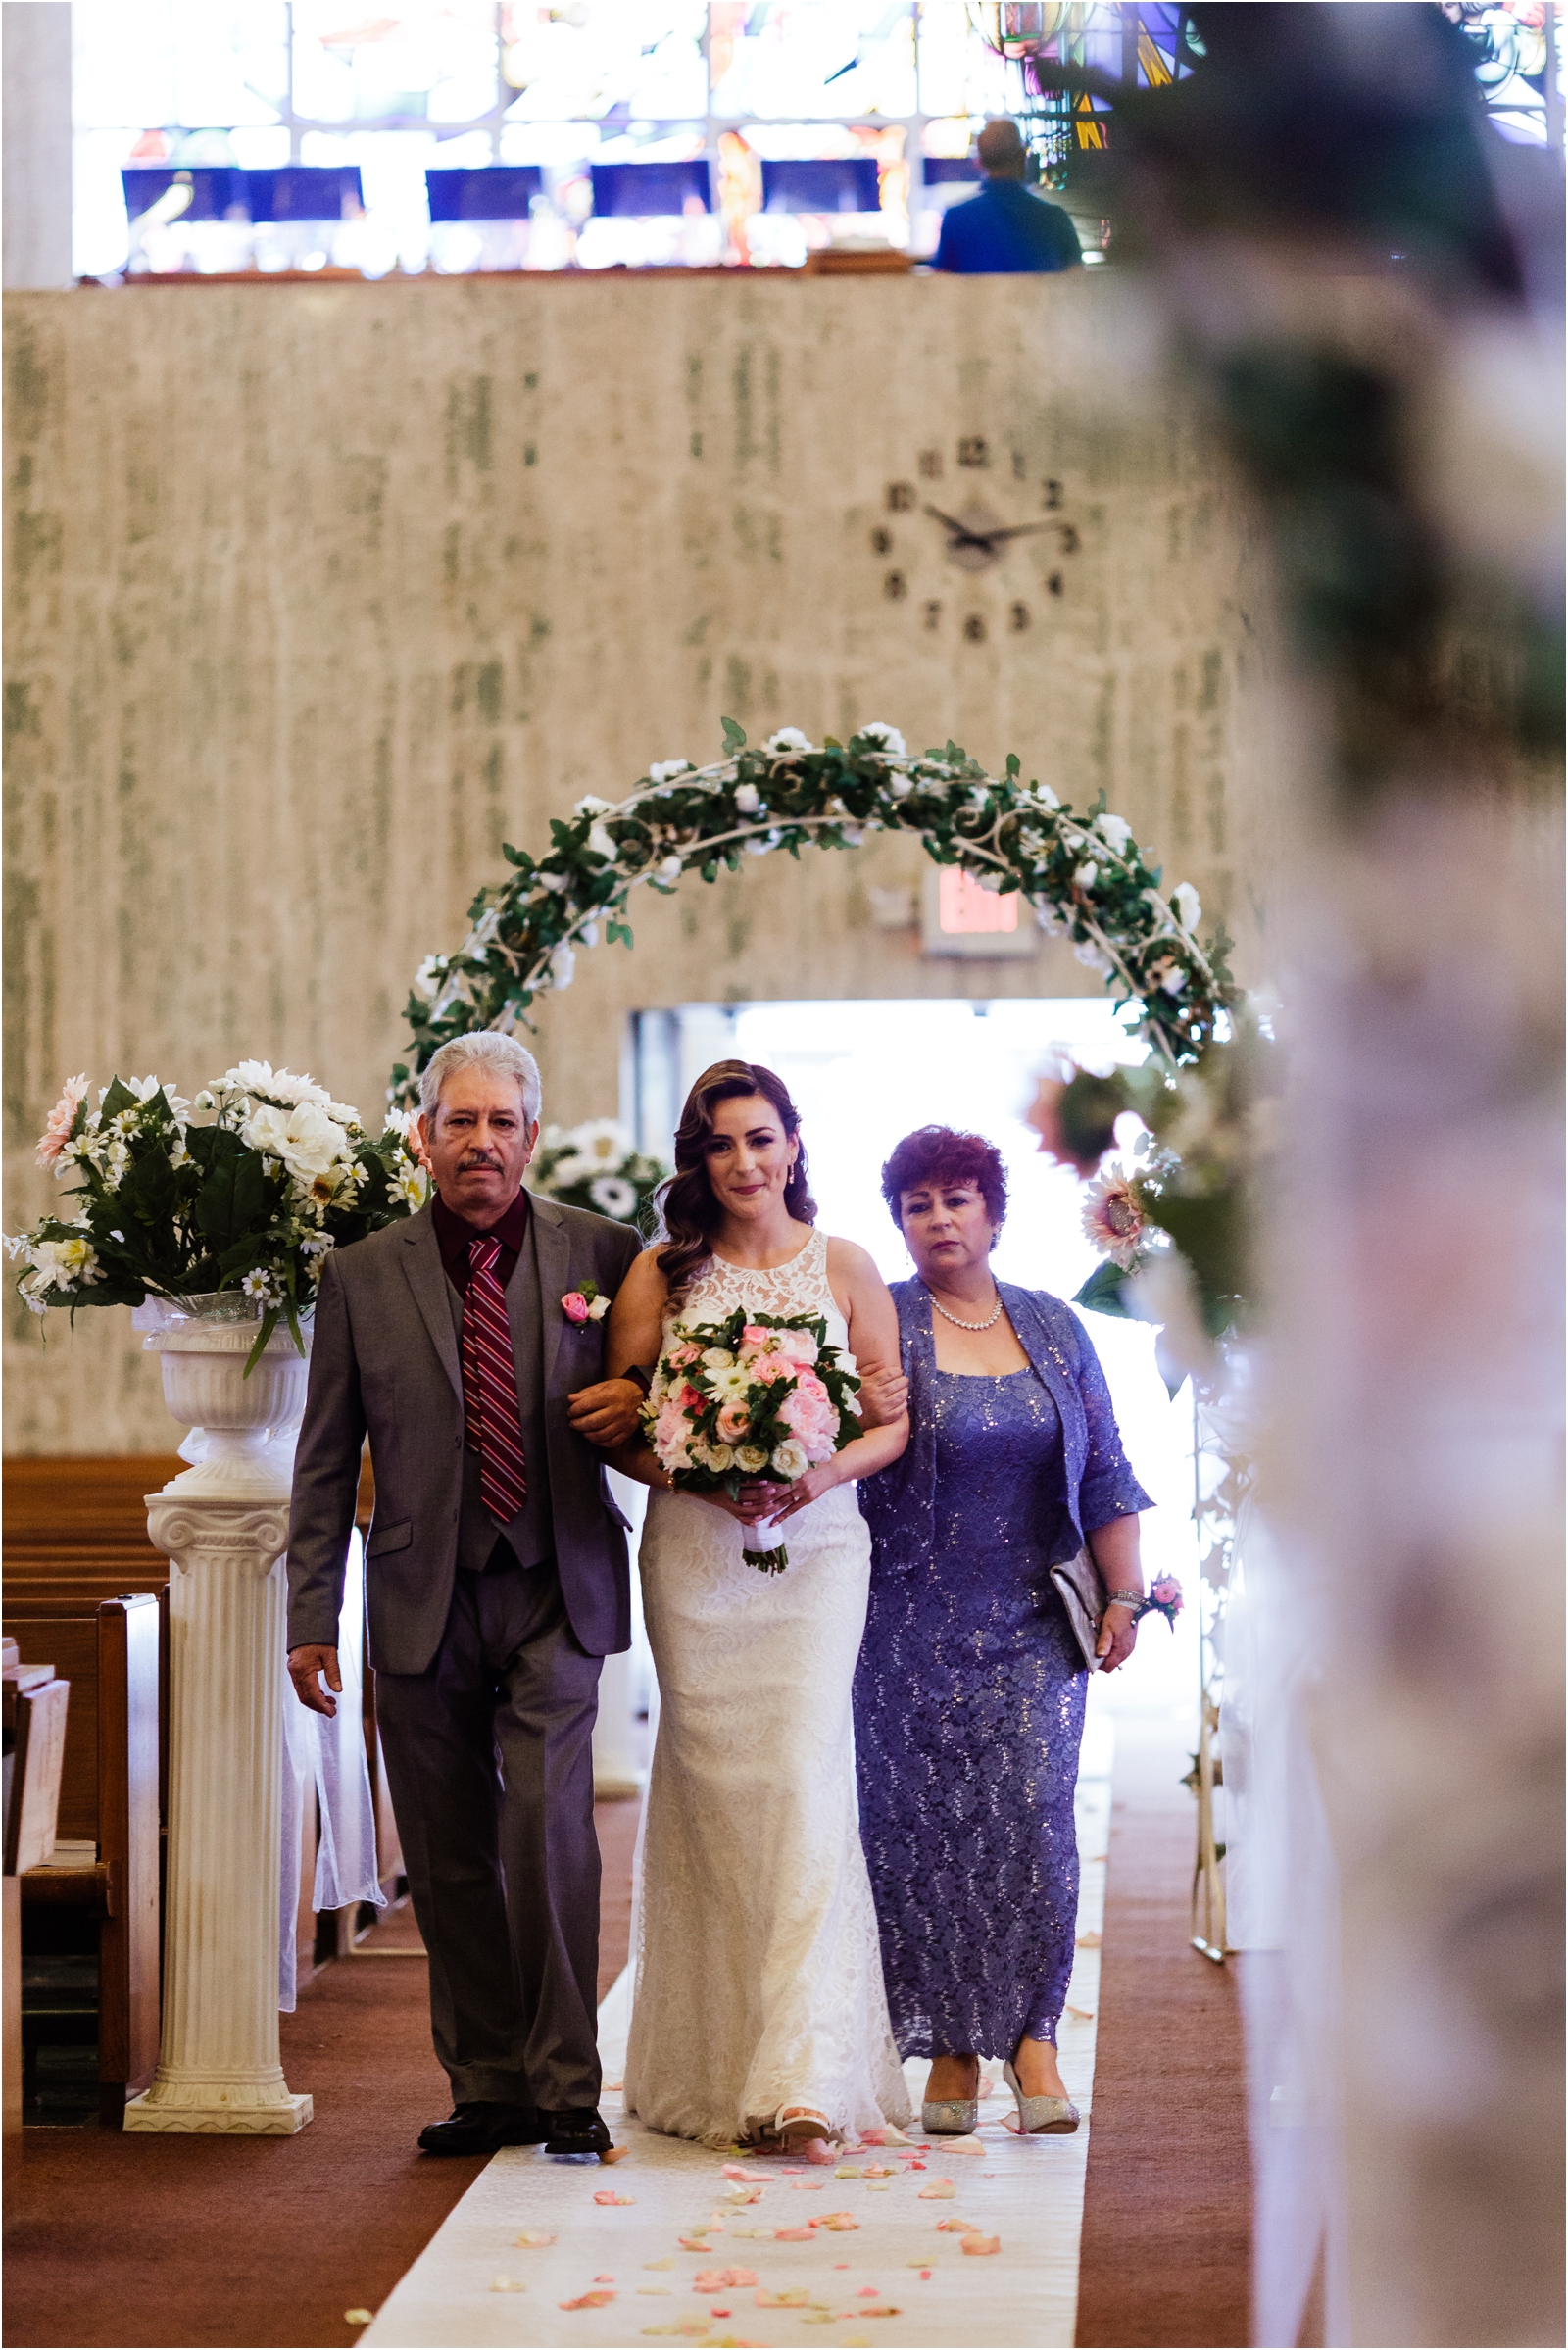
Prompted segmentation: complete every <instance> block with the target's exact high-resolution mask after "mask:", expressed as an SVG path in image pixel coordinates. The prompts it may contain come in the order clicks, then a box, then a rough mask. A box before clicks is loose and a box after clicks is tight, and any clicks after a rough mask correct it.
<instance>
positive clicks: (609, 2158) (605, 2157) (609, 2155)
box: [599, 2146, 631, 2162]
mask: <svg viewBox="0 0 1568 2350" xmlns="http://www.w3.org/2000/svg"><path fill="white" fill-rule="evenodd" d="M630 2152H631V2148H630V2147H629V2146H607V2147H606V2148H605V2150H604V2152H603V2154H601V2156H600V2157H599V2159H600V2161H601V2162H624V2161H625V2159H626V2157H627V2155H628V2154H629V2153H630Z"/></svg>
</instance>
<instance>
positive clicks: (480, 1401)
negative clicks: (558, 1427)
mask: <svg viewBox="0 0 1568 2350" xmlns="http://www.w3.org/2000/svg"><path fill="white" fill-rule="evenodd" d="M500 1254H501V1243H500V1242H499V1241H498V1240H497V1239H496V1238H495V1236H494V1234H493V1233H488V1232H487V1233H485V1234H483V1235H482V1236H481V1237H480V1238H479V1239H478V1240H476V1241H470V1242H469V1243H468V1287H467V1290H466V1293H465V1296H464V1300H463V1420H464V1429H465V1433H466V1442H467V1447H468V1450H469V1451H470V1452H477V1454H478V1455H479V1493H480V1497H481V1499H482V1500H483V1502H484V1505H485V1508H486V1509H487V1510H488V1511H489V1512H490V1515H491V1516H492V1517H493V1518H494V1519H495V1521H496V1524H497V1525H498V1526H510V1525H511V1524H512V1521H513V1519H514V1518H515V1516H516V1514H517V1512H518V1510H519V1509H521V1507H522V1504H523V1501H524V1500H525V1498H526V1497H527V1493H528V1471H527V1468H526V1466H525V1464H524V1461H523V1457H522V1421H521V1418H520V1415H519V1414H518V1411H517V1371H516V1365H515V1362H514V1360H513V1355H512V1324H511V1323H510V1322H509V1321H508V1319H507V1296H506V1292H505V1290H503V1288H502V1287H501V1283H500V1281H499V1280H498V1279H497V1276H496V1258H497V1257H498V1256H499V1255H500Z"/></svg>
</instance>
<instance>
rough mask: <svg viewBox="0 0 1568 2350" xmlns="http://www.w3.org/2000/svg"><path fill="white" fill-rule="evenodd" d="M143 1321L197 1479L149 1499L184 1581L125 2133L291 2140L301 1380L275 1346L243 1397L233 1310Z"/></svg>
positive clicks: (281, 1332) (175, 1618) (293, 1353)
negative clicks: (289, 1638) (282, 1907)
mask: <svg viewBox="0 0 1568 2350" xmlns="http://www.w3.org/2000/svg"><path fill="white" fill-rule="evenodd" d="M204 1308H205V1309H206V1310H204ZM136 1320H137V1323H138V1326H139V1327H141V1328H142V1329H143V1330H146V1331H148V1333H149V1335H148V1337H147V1339H146V1341H145V1343H146V1345H147V1346H149V1347H151V1348H154V1349H156V1351H157V1352H158V1353H159V1355H160V1356H161V1358H162V1368H163V1377H164V1397H165V1400H166V1402H167V1403H168V1405H169V1408H170V1411H171V1412H172V1415H173V1417H174V1418H175V1419H176V1420H179V1421H181V1422H184V1423H186V1424H187V1425H188V1426H189V1427H190V1429H191V1434H190V1436H189V1437H187V1439H186V1441H185V1444H183V1445H182V1446H181V1451H182V1453H183V1454H184V1456H185V1458H186V1459H188V1460H190V1461H191V1464H192V1465H191V1466H190V1467H189V1468H188V1469H186V1470H185V1471H184V1472H183V1473H182V1474H181V1475H180V1476H178V1477H175V1478H174V1479H173V1480H172V1482H171V1483H170V1484H169V1485H167V1486H166V1487H165V1488H164V1490H163V1492H162V1493H149V1494H148V1496H147V1524H148V1531H149V1533H150V1534H151V1536H152V1540H153V1542H154V1543H155V1545H156V1546H157V1548H158V1549H160V1550H162V1551H163V1552H164V1553H165V1554H166V1555H167V1557H168V1558H169V1561H170V1564H171V1567H172V1575H171V1577H170V1587H169V1612H170V1681H171V1689H170V1755H169V1811H170V1816H169V1878H168V1893H167V1908H166V1917H165V1936H164V2018H163V2035H162V2041H161V2045H160V2050H159V2061H158V2072H157V2077H156V2079H155V2080H154V2082H153V2085H152V2087H151V2088H150V2089H148V2090H147V2091H146V2092H145V2094H144V2095H142V2096H140V2097H136V2098H133V2099H131V2101H130V2102H129V2103H128V2104H127V2105H126V2107H125V2124H124V2126H125V2128H126V2130H132V2131H136V2130H144V2131H146V2130H151V2131H159V2132H171V2131H172V2132H180V2133H195V2132H213V2133H218V2134H221V2135H250V2136H258V2135H259V2136H291V2135H292V2134H293V2133H294V2132H295V2131H296V2130H301V2129H303V2128H304V2126H305V2124H306V2123H307V2122H308V2121H309V2120H310V2119H311V2113H312V2103H311V2099H310V2098H309V2097H308V2096H296V2095H293V2094H291V2092H290V2090H289V2087H288V2083H287V2082H286V2081H285V2080H284V2078H283V2070H282V2066H281V2063H280V2062H279V2054H278V2029H277V1968H278V1906H277V1885H278V1866H279V1843H280V1836H281V1802H280V1790H281V1765H282V1752H281V1740H282V1735H283V1729H282V1703H283V1695H284V1688H283V1684H284V1645H283V1643H284V1638H285V1584H284V1569H283V1558H284V1553H285V1551H286V1549H287V1546H288V1496H289V1476H290V1468H291V1463H292V1455H293V1442H294V1434H295V1431H296V1430H297V1429H298V1426H299V1421H300V1416H301V1413H302V1412H303V1409H304V1404H305V1387H306V1379H307V1374H308V1364H307V1362H306V1360H305V1358H304V1357H303V1356H302V1355H301V1354H300V1352H299V1350H298V1348H297V1347H296V1346H295V1344H294V1341H293V1339H292V1337H291V1336H290V1335H289V1332H288V1330H287V1328H286V1327H280V1328H279V1329H277V1330H276V1331H274V1332H273V1334H272V1336H271V1338H270V1340H269V1342H268V1345H267V1347H266V1349H265V1351H264V1352H263V1354H262V1356H261V1358H260V1360H259V1361H258V1362H257V1364H256V1367H255V1369H254V1370H253V1371H252V1373H251V1375H250V1377H249V1378H248V1379H247V1378H246V1377H245V1362H246V1358H247V1356H248V1354H249V1352H250V1349H251V1347H252V1346H253V1345H254V1344H255V1340H256V1335H257V1321H256V1317H255V1314H254V1311H253V1310H251V1309H250V1308H248V1306H242V1305H237V1304H235V1303H233V1302H231V1301H230V1300H229V1299H228V1298H227V1297H224V1298H222V1299H221V1300H218V1299H213V1300H203V1299H196V1298H191V1299H186V1300H183V1301H182V1302H181V1303H180V1304H179V1305H173V1306H171V1305H167V1304H160V1305H155V1306H151V1307H141V1308H138V1310H137V1315H136Z"/></svg>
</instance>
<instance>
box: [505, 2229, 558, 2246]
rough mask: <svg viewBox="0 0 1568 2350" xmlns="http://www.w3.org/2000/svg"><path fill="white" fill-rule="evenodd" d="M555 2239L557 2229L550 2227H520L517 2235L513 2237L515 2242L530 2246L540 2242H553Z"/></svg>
mask: <svg viewBox="0 0 1568 2350" xmlns="http://www.w3.org/2000/svg"><path fill="white" fill-rule="evenodd" d="M555 2240H556V2237H555V2230H554V2229H553V2228H518V2230H517V2232H516V2234H515V2237H514V2238H513V2241H514V2243H517V2244H528V2245H530V2246H532V2245H538V2244H553V2243H554V2242H555Z"/></svg>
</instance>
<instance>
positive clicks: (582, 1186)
mask: <svg viewBox="0 0 1568 2350" xmlns="http://www.w3.org/2000/svg"><path fill="white" fill-rule="evenodd" d="M668 1175H669V1169H668V1167H667V1166H665V1164H664V1162H663V1160H662V1159H660V1158H651V1157H650V1156H649V1155H648V1153H647V1152H646V1151H638V1150H637V1149H636V1148H635V1147H634V1146H633V1143H632V1139H631V1136H630V1135H629V1134H628V1133H627V1132H626V1129H625V1127H624V1126H622V1125H620V1124H619V1123H618V1122H617V1121H616V1120H615V1119H614V1118H589V1119H587V1120H585V1122H584V1123H583V1124H582V1125H581V1126H547V1127H546V1128H545V1130H544V1133H543V1135H542V1136H541V1137H540V1142H539V1150H538V1153H537V1155H536V1157H535V1158H534V1161H533V1163H532V1165H531V1166H530V1167H529V1169H528V1188H529V1190H530V1191H535V1192H542V1193H543V1194H544V1195H545V1197H546V1198H547V1199H560V1200H561V1201H563V1202H564V1205H565V1206H567V1207H585V1208H587V1209H588V1210H589V1212H590V1213H591V1214H593V1215H596V1216H609V1217H610V1218H611V1219H612V1221H613V1222H614V1223H616V1224H630V1225H631V1226H632V1228H633V1229H634V1230H635V1231H637V1232H640V1233H642V1235H643V1236H644V1238H645V1239H646V1238H649V1237H651V1235H652V1233H653V1230H654V1226H655V1223H656V1222H657V1210H656V1208H655V1204H654V1194H655V1192H656V1190H657V1189H658V1187H659V1185H660V1184H662V1183H663V1182H665V1181H666V1180H667V1178H668Z"/></svg>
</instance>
